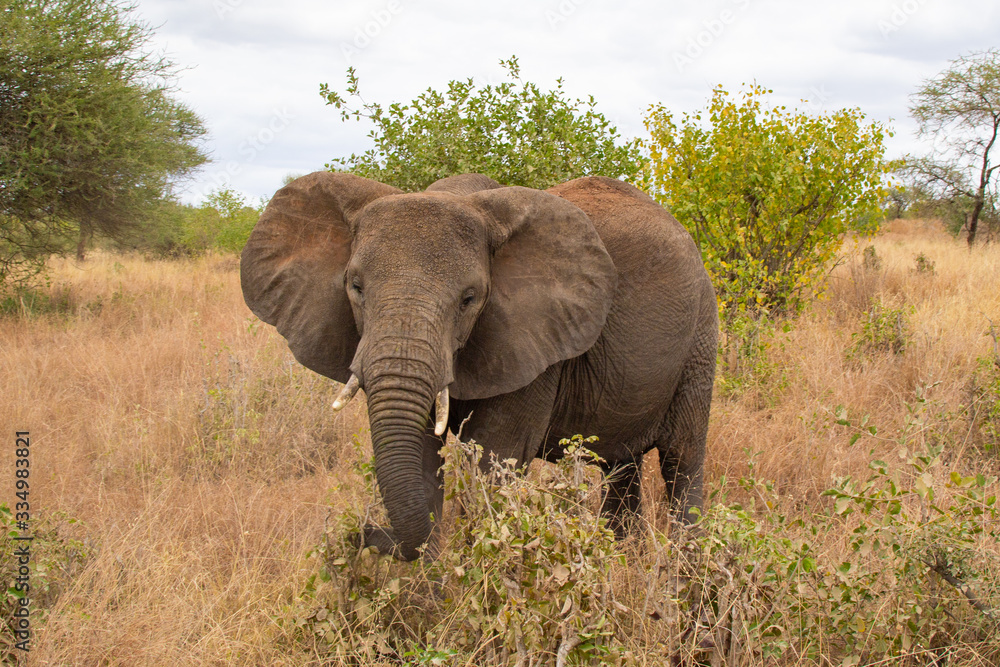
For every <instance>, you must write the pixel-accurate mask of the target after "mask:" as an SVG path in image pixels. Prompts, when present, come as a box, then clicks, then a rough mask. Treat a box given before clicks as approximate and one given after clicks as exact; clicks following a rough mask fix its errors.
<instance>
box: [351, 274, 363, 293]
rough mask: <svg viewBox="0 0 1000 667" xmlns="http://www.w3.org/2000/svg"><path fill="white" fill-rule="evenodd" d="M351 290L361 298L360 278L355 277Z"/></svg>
mask: <svg viewBox="0 0 1000 667" xmlns="http://www.w3.org/2000/svg"><path fill="white" fill-rule="evenodd" d="M351 289H352V290H354V292H355V293H356V294H357V295H358V296H361V280H360V279H359V278H357V277H355V278H354V279H353V280H351Z"/></svg>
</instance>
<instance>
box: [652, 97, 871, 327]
mask: <svg viewBox="0 0 1000 667" xmlns="http://www.w3.org/2000/svg"><path fill="white" fill-rule="evenodd" d="M771 92H772V91H770V90H767V89H765V88H763V87H761V86H758V85H752V86H749V87H748V88H746V89H745V90H744V91H743V93H742V95H741V96H740V98H737V99H733V98H732V97H730V95H729V93H727V92H726V91H725V90H723V89H722V87H721V86H720V87H716V88H715V89H714V90H713V92H712V99H711V101H710V102H709V106H708V109H707V110H706V111H703V112H698V113H694V114H684V115H683V116H682V118H681V119H680V121H679V123H677V122H675V120H674V116H673V114H672V113H671V112H670V111H668V110H667V109H666V108H664V107H663V106H662V105H657V106H653V107H651V108H650V110H649V113H648V114H647V116H646V119H645V122H646V128H647V129H648V130H649V132H650V143H649V150H650V158H651V159H650V161H649V163H648V168H647V170H646V173H645V181H646V184H647V189H648V191H649V192H651V193H652V194H653V195H654V196H655V197H656V199H657V200H659V201H660V203H662V204H663V205H664V206H666V207H667V208H668V209H669V210H670V211H671V212H672V213H673V214H674V216H676V218H677V220H678V221H679V222H681V224H683V225H684V226H685V227H687V229H688V230H689V231H690V232H691V234H692V236H694V238H695V240H696V242H697V243H698V245H699V246H700V248H701V251H702V256H703V258H704V259H705V264H706V267H707V268H708V271H709V273H710V274H711V275H712V278H713V282H714V284H715V289H716V293H717V294H718V296H719V302H720V306H721V308H722V310H723V315H724V316H725V318H726V320H727V321H728V322H729V323H732V322H733V321H734V320H735V319H737V318H739V317H741V316H748V317H751V318H757V317H759V316H761V315H767V314H777V313H779V312H787V311H794V310H796V309H798V308H799V307H800V306H801V305H802V304H803V303H804V301H805V300H806V299H807V298H809V297H810V296H812V295H814V294H815V293H817V292H818V291H819V289H820V288H821V286H822V281H821V278H822V277H823V275H824V271H825V269H826V267H828V266H829V260H830V259H831V258H832V257H833V256H834V254H835V253H836V251H837V248H839V246H840V239H841V237H842V236H843V234H844V233H845V232H847V231H852V230H853V231H861V232H868V231H873V230H874V228H875V226H876V225H877V223H878V221H879V219H880V217H881V216H879V215H878V210H879V204H880V202H881V200H882V196H883V193H882V190H883V188H882V186H881V180H882V177H883V174H884V171H885V167H884V165H883V160H882V157H883V154H884V151H885V149H884V146H883V139H884V137H885V135H886V133H887V132H886V130H885V128H884V127H883V126H882V125H880V124H879V123H870V124H867V123H865V120H864V119H865V116H864V114H862V113H861V112H860V111H859V110H857V109H841V110H839V111H835V112H833V113H830V114H824V115H816V116H813V115H809V114H806V113H804V112H799V111H793V110H787V109H786V108H785V107H783V106H777V107H775V106H768V105H766V104H765V101H766V97H767V95H768V94H770V93H771Z"/></svg>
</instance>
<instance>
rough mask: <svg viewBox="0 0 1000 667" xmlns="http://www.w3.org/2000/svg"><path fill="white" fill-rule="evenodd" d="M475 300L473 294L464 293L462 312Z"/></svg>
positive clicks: (474, 294)
mask: <svg viewBox="0 0 1000 667" xmlns="http://www.w3.org/2000/svg"><path fill="white" fill-rule="evenodd" d="M475 300H476V293H475V292H471V291H470V292H466V293H465V296H464V297H462V310H465V309H466V308H468V307H469V306H471V305H472V302H473V301H475Z"/></svg>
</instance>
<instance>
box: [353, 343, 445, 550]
mask: <svg viewBox="0 0 1000 667" xmlns="http://www.w3.org/2000/svg"><path fill="white" fill-rule="evenodd" d="M365 347H366V348H367V350H368V354H366V357H367V358H366V359H365V362H364V378H365V380H364V381H365V393H366V394H367V396H368V418H369V422H370V424H371V435H372V448H373V449H374V452H375V476H376V478H377V479H378V485H379V490H380V491H381V494H382V502H383V503H384V505H385V508H386V511H387V512H388V514H389V521H390V523H391V524H392V530H393V533H394V535H395V539H396V542H397V544H396V550H397V553H396V555H397V556H399V557H401V558H403V559H406V560H413V559H414V558H416V557H417V556H418V551H417V548H418V547H419V546H420V545H422V544H423V543H424V542H426V541H427V539H428V537H429V536H430V533H431V527H432V526H431V518H430V508H429V498H428V497H427V490H426V487H425V471H424V470H423V466H424V460H425V456H424V447H426V444H425V435H426V432H427V428H428V424H429V423H430V413H431V405H432V403H433V401H434V398H435V395H436V394H437V393H438V391H439V390H440V389H441V387H439V386H437V385H438V384H440V383H441V382H443V381H444V380H440V379H437V378H438V376H439V375H441V373H440V372H437V368H436V367H438V366H440V354H439V351H437V350H435V349H434V348H433V346H432V345H431V344H430V343H428V342H427V341H424V340H414V339H410V340H401V339H399V338H397V337H387V338H386V339H384V340H381V341H378V342H377V343H375V344H373V345H372V346H370V347H369V346H365Z"/></svg>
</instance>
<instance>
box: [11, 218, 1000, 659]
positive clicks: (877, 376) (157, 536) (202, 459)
mask: <svg viewBox="0 0 1000 667" xmlns="http://www.w3.org/2000/svg"><path fill="white" fill-rule="evenodd" d="M873 244H874V247H875V249H876V254H877V256H878V257H879V259H880V261H881V267H880V268H877V269H873V268H868V269H866V268H864V267H863V264H862V258H861V249H862V248H863V247H864V246H865V245H867V242H861V243H858V244H856V245H857V247H856V248H852V249H850V250H849V252H847V254H846V256H845V259H844V260H843V261H842V263H841V264H840V265H839V266H838V267H837V268H836V269H835V270H834V271H833V272H832V274H831V277H830V281H831V283H830V289H829V290H828V293H827V296H826V297H825V298H824V299H823V300H822V301H820V302H818V303H816V304H815V305H814V306H813V307H812V308H810V309H809V311H808V312H806V313H804V314H803V315H801V316H800V317H799V318H797V319H796V320H794V321H792V322H791V323H790V327H789V328H788V331H781V330H780V329H779V330H777V331H776V332H774V333H773V334H769V335H765V336H764V337H763V338H762V344H763V345H765V346H766V351H765V352H764V354H763V355H761V361H760V363H759V364H758V365H757V366H756V367H754V368H752V369H751V370H750V371H747V372H746V373H745V374H744V380H745V382H744V384H743V385H741V387H740V389H739V390H738V391H733V390H729V389H727V388H726V387H724V386H720V391H719V395H718V396H717V398H716V401H715V403H714V406H713V414H712V421H711V427H710V432H709V443H708V467H707V475H708V480H709V483H713V482H717V481H718V480H719V479H720V478H721V477H722V476H723V475H725V476H727V477H729V478H734V477H738V476H740V475H743V474H746V473H747V471H748V470H749V468H748V466H749V462H750V461H751V459H752V460H753V465H754V469H755V474H756V475H757V476H758V477H759V478H761V479H769V480H774V482H775V484H776V486H777V488H778V490H779V493H780V494H781V495H782V496H783V497H785V498H787V499H788V503H789V506H790V507H798V508H806V509H808V508H813V507H818V506H820V504H821V503H824V502H826V499H824V498H822V497H821V496H820V494H821V493H822V492H823V491H824V490H825V489H827V488H828V487H829V486H830V484H831V481H832V480H833V478H834V477H835V476H842V475H845V474H853V475H858V476H860V475H862V474H863V473H864V472H865V471H866V470H867V466H868V463H869V460H870V458H871V455H870V450H872V449H875V450H876V453H877V454H880V455H883V456H886V455H889V454H893V447H894V444H893V442H892V441H891V438H882V439H879V438H866V439H865V440H863V441H862V442H859V443H858V444H856V445H854V446H853V447H851V446H849V445H848V442H849V437H850V433H851V431H850V429H848V428H847V427H844V426H838V425H836V424H835V421H836V416H835V414H834V412H835V409H836V408H837V406H843V409H844V410H846V412H847V414H849V415H851V417H852V419H860V418H861V416H862V415H869V420H870V423H873V424H877V425H878V427H879V429H880V430H881V431H882V432H892V431H893V430H894V429H896V430H898V429H899V428H901V427H902V426H903V424H904V423H905V421H906V420H907V419H908V415H910V414H911V410H912V408H913V405H914V404H915V402H918V400H919V399H920V398H925V399H926V398H928V397H929V398H932V399H933V401H934V404H935V405H938V406H944V407H945V408H947V409H950V410H952V411H954V412H955V414H958V413H959V412H960V411H961V407H960V406H968V405H969V400H970V398H969V391H970V389H969V386H970V384H969V383H970V379H971V378H972V377H973V374H974V373H975V369H976V367H977V359H979V358H981V357H984V356H988V355H991V354H993V353H994V348H993V344H994V341H993V340H992V339H991V338H990V336H989V335H988V332H989V325H990V321H991V320H992V322H995V323H997V325H998V326H1000V290H998V289H997V287H996V284H997V283H996V277H997V276H998V275H1000V247H998V246H996V245H989V246H984V247H977V248H974V249H972V250H971V251H970V250H969V249H968V248H967V247H966V246H965V244H962V243H960V242H957V241H955V240H953V239H951V238H950V237H948V236H947V235H945V234H944V233H942V232H941V231H940V230H939V229H938V228H936V227H935V226H934V225H932V224H929V223H921V222H904V221H897V222H896V223H894V224H893V225H891V226H890V227H889V230H888V231H887V232H886V233H884V234H882V235H881V236H880V237H879V238H877V239H876V240H875V241H874V242H873ZM918 255H923V256H924V257H925V258H926V259H928V260H930V261H931V262H933V265H934V270H933V272H928V271H923V272H918V271H917V270H916V257H917V256H918ZM50 268H51V273H50V276H51V281H50V284H49V285H48V286H47V287H46V288H44V289H43V290H42V291H41V293H42V294H43V295H44V296H45V298H46V305H45V307H44V308H40V309H39V307H38V306H37V305H36V306H32V304H31V303H29V302H25V303H23V304H22V303H16V302H15V303H13V304H11V303H8V304H7V305H8V310H9V311H13V312H11V313H9V314H8V315H6V316H5V317H3V319H2V320H0V359H2V363H0V386H2V387H3V388H4V391H3V392H2V393H0V422H2V424H3V431H2V432H4V433H7V434H10V439H11V443H10V449H12V448H13V435H12V434H13V432H14V431H16V430H17V431H24V430H30V432H31V437H32V450H31V451H32V454H31V455H32V464H31V484H32V487H31V490H32V496H31V497H32V511H33V515H34V516H35V517H36V520H37V521H41V520H45V521H48V522H49V523H50V524H51V525H54V526H56V527H57V528H58V530H59V531H60V534H61V535H62V536H64V537H65V538H66V539H70V538H72V539H75V540H79V541H80V542H82V543H83V544H84V545H86V549H87V550H88V551H89V554H90V555H89V557H88V558H86V560H85V561H84V563H83V565H82V566H74V565H73V564H72V563H63V564H61V565H59V564H57V566H58V567H57V570H58V569H59V568H60V567H61V568H62V570H64V571H56V572H53V573H50V575H51V579H52V581H55V582H57V584H58V586H57V590H56V594H54V595H53V596H52V599H51V601H50V606H49V608H48V609H47V612H46V613H47V616H46V617H45V620H44V623H42V622H41V617H39V619H38V620H36V625H35V629H36V631H37V634H36V636H35V637H34V639H33V650H32V652H31V654H30V662H31V664H37V665H92V664H101V665H164V664H185V665H204V664H220V665H222V664H225V665H262V664H268V665H303V664H318V663H319V657H318V656H316V655H311V654H309V652H308V651H307V650H305V649H303V647H302V645H300V644H297V643H296V642H295V641H294V639H293V637H292V636H291V635H290V634H289V633H290V632H291V631H290V630H289V629H288V625H287V624H285V625H280V624H279V623H277V619H281V618H283V617H286V616H287V614H288V613H289V611H288V610H289V608H290V607H291V606H292V605H293V603H294V600H295V598H296V596H297V595H298V594H299V592H300V591H301V590H302V588H303V585H304V583H305V579H306V577H307V576H308V575H309V566H308V564H307V561H306V558H305V554H306V552H307V551H308V549H309V548H310V547H312V546H313V545H315V544H316V543H317V542H318V541H319V540H320V538H321V535H322V533H323V530H324V525H325V523H326V522H327V521H328V520H329V515H330V513H331V511H338V509H343V508H346V507H352V506H357V505H358V504H359V503H360V502H362V501H363V498H362V494H363V493H365V491H364V489H363V485H362V484H361V482H360V480H359V478H358V477H357V475H356V474H355V472H354V469H355V468H354V466H353V462H354V461H355V460H356V454H355V446H354V444H353V441H354V440H359V441H360V444H361V447H364V448H367V447H368V445H367V443H366V441H365V437H366V436H365V432H364V431H365V428H366V426H367V423H366V417H365V412H364V405H363V401H356V402H355V403H353V404H352V405H351V406H350V407H349V408H348V409H346V410H345V411H343V412H342V413H338V414H334V413H332V412H331V410H330V407H329V406H330V403H331V402H332V399H333V397H334V395H335V389H336V387H335V386H334V385H333V383H331V382H329V381H327V380H325V379H324V378H321V377H319V376H316V375H315V374H312V373H311V372H309V371H306V370H305V369H303V368H302V367H301V366H299V365H298V364H297V363H296V362H295V361H294V359H293V358H292V356H291V354H290V353H289V352H288V351H287V349H286V347H285V345H284V343H283V341H282V339H281V338H280V336H278V334H277V333H276V332H275V331H274V330H273V329H272V328H270V327H267V326H265V325H263V324H261V323H259V322H257V321H256V319H255V318H253V317H252V315H251V314H250V312H249V311H248V309H247V308H246V306H245V305H244V303H243V299H242V296H241V294H240V288H239V276H238V271H237V264H236V260H235V259H234V258H231V257H223V256H208V257H204V258H201V259H198V260H184V261H148V260H144V259H141V258H134V257H121V256H114V255H98V256H95V257H94V258H93V259H92V260H90V261H88V262H87V263H85V264H78V263H75V262H73V261H69V260H60V261H54V262H53V263H52V264H51V267H50ZM879 300H881V301H882V302H885V303H891V304H894V305H895V306H896V307H898V308H900V309H902V310H904V311H905V312H907V313H908V319H909V330H908V334H907V336H908V345H907V347H906V350H905V351H904V352H903V353H901V354H894V353H892V352H885V353H873V354H867V355H864V356H863V358H860V359H859V358H852V357H851V356H850V355H849V354H847V350H848V349H849V348H850V347H851V346H852V344H854V343H855V341H856V336H857V335H858V333H859V332H860V331H861V330H862V327H863V323H864V321H865V320H864V318H865V317H866V314H865V313H866V311H868V310H869V309H870V307H871V305H872V304H873V303H875V302H876V301H879ZM33 308H34V309H35V310H36V311H37V310H40V311H41V312H32V309H33ZM852 336H854V337H852ZM747 378H749V380H747ZM907 406H910V409H909V410H908V407H907ZM954 423H955V424H956V426H955V429H956V431H955V433H956V435H955V439H954V446H953V450H950V452H949V456H950V457H951V458H952V460H953V461H956V462H962V463H963V465H965V467H967V468H968V469H969V470H971V471H984V472H992V474H996V473H997V471H998V469H1000V457H998V456H997V453H996V450H993V451H992V454H990V453H988V452H984V451H983V450H982V449H981V448H979V446H978V441H977V438H978V435H977V432H976V428H975V423H974V421H972V420H965V421H963V420H962V419H956V420H955V422H954ZM963 425H964V426H963ZM584 435H587V434H584ZM366 451H370V450H366ZM651 456H653V457H655V454H651ZM5 460H6V461H8V464H7V465H6V469H8V470H12V467H11V466H12V463H11V462H12V460H13V457H12V456H10V455H8V456H7V457H6V459H5ZM8 479H9V480H10V481H9V482H7V483H5V485H6V487H7V490H6V491H4V492H3V494H0V499H4V500H7V501H8V502H9V501H10V498H11V497H12V495H13V474H10V475H8ZM645 481H646V495H647V496H648V498H647V500H648V501H649V502H647V503H646V506H647V507H648V508H650V510H651V512H655V506H654V505H655V502H654V501H655V498H656V497H657V496H658V494H659V493H660V492H661V489H662V483H661V482H659V480H658V471H656V470H655V465H654V462H653V461H649V462H647V466H646V470H645ZM331 508H333V510H331ZM60 513H61V514H60ZM61 516H65V517H73V518H75V519H78V520H79V522H78V523H75V524H72V525H70V524H69V523H67V522H65V521H64V520H63V519H61V518H60V517H61ZM997 556H998V558H1000V547H997Z"/></svg>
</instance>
